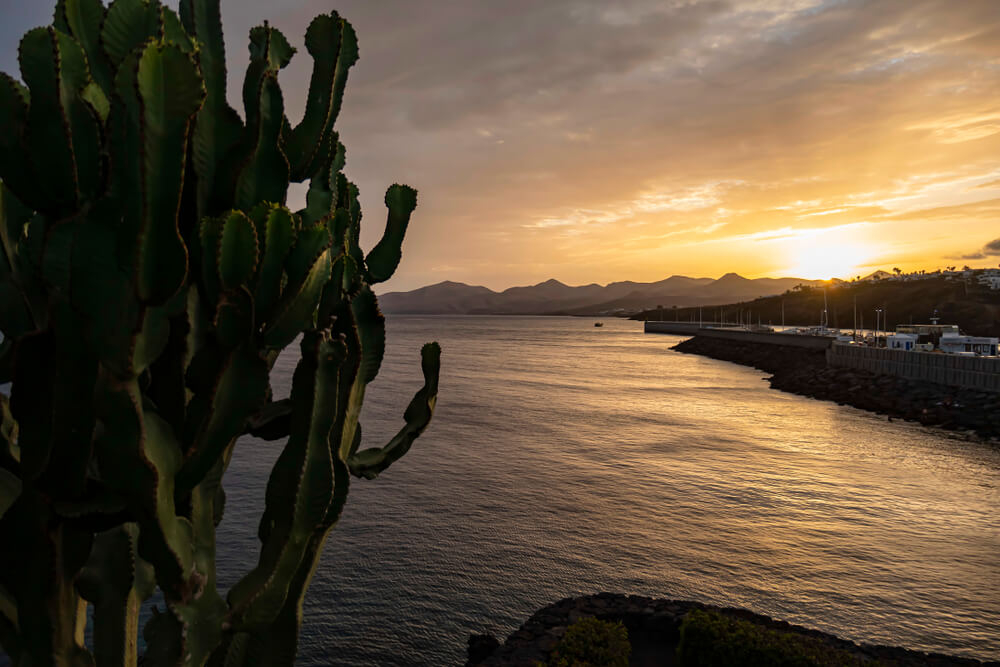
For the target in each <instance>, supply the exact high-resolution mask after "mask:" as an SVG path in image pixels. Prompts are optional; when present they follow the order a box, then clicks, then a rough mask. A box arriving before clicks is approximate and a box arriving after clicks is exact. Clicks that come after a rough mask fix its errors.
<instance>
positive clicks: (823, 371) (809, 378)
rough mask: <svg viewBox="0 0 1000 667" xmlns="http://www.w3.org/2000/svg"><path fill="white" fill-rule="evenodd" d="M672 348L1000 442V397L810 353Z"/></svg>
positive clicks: (787, 387)
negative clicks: (842, 364)
mask: <svg viewBox="0 0 1000 667" xmlns="http://www.w3.org/2000/svg"><path fill="white" fill-rule="evenodd" d="M671 349H673V350H676V351H678V352H683V353H686V354H697V355H701V356H706V357H711V358H713V359H719V360H721V361H729V362H733V363H737V364H741V365H744V366H752V367H754V368H757V369H759V370H762V371H765V372H767V373H770V374H771V377H770V378H768V381H769V382H770V385H771V387H772V388H774V389H779V390H781V391H786V392H789V393H792V394H799V395H801V396H808V397H810V398H816V399H819V400H825V401H833V402H835V403H838V404H840V405H850V406H852V407H855V408H859V409H862V410H867V411H869V412H874V413H877V414H882V415H886V416H887V417H888V418H889V419H903V420H905V421H913V422H918V423H920V424H923V425H924V426H932V427H937V428H942V429H945V430H949V431H961V432H966V433H970V434H974V435H975V436H976V437H978V438H981V439H983V440H987V441H991V442H994V443H1000V394H996V393H991V392H986V391H978V390H973V389H962V388H958V387H951V386H947V385H941V384H935V383H931V382H918V381H916V380H909V379H906V378H900V377H894V376H889V375H878V374H875V373H871V372H868V371H864V370H857V369H848V368H835V367H831V366H828V365H827V363H826V358H825V355H824V353H823V352H819V351H813V350H806V349H796V348H789V347H783V346H776V345H765V344H761V343H753V342H744V341H728V340H718V339H712V338H706V337H699V336H694V337H692V338H689V339H687V340H684V341H682V342H680V343H678V344H677V345H674V346H673V347H672V348H671Z"/></svg>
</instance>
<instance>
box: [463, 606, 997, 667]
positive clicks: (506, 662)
mask: <svg viewBox="0 0 1000 667" xmlns="http://www.w3.org/2000/svg"><path fill="white" fill-rule="evenodd" d="M693 609H702V610H714V611H719V612H722V613H725V614H727V615H732V616H735V617H737V618H741V619H744V620H747V621H750V622H753V623H756V624H759V625H762V626H764V627H767V628H771V629H775V630H780V631H784V632H792V633H795V634H800V635H806V636H809V637H814V638H817V639H819V640H821V641H823V642H826V643H828V644H830V645H831V646H833V647H836V648H838V649H842V650H846V651H848V652H849V653H851V654H852V655H853V656H854V657H857V658H859V659H861V660H865V661H867V660H871V661H873V663H875V664H884V665H896V666H898V667H910V666H916V665H930V666H931V667H972V666H974V665H979V666H982V665H988V666H990V667H1000V662H987V663H983V662H980V661H978V660H970V659H967V658H957V657H953V656H947V655H940V654H936V653H923V652H920V651H911V650H908V649H903V648H896V647H890V646H868V645H863V644H855V643H854V642H850V641H847V640H844V639H840V638H839V637H835V636H834V635H830V634H827V633H825V632H820V631H818V630H810V629H808V628H803V627H800V626H797V625H791V624H789V623H786V622H784V621H778V620H775V619H772V618H770V617H768V616H762V615H760V614H754V613H752V612H749V611H746V610H742V609H731V608H721V607H713V606H711V605H705V604H701V603H698V602H684V601H677V600H661V599H653V598H647V597H642V596H638V595H620V594H615V593H598V594H597V595H588V596H584V597H577V598H566V599H565V600H560V601H559V602H556V603H554V604H551V605H548V606H547V607H543V608H542V609H539V610H538V611H536V612H535V613H534V614H533V615H532V616H531V618H529V619H528V620H527V621H526V622H525V623H524V625H522V626H521V627H520V628H519V629H518V630H516V631H515V632H514V633H512V634H511V635H510V637H508V638H507V640H506V641H505V642H504V643H503V644H500V643H499V641H498V640H497V639H496V638H494V637H492V636H491V635H472V636H471V637H470V638H469V654H468V662H467V663H466V667H500V666H504V667H511V666H519V667H520V666H523V667H535V665H537V664H538V663H539V662H542V661H544V660H546V658H547V656H548V654H549V652H550V651H551V650H552V648H553V647H554V646H555V645H556V643H558V641H559V639H560V638H562V636H563V635H564V634H565V632H566V628H567V627H568V626H569V625H570V624H572V623H573V622H575V621H577V620H579V619H581V618H585V617H588V616H593V617H595V618H598V619H601V620H610V621H621V622H622V623H623V624H624V625H625V627H626V628H627V629H628V632H629V640H630V642H631V643H632V659H631V662H630V664H632V665H672V664H674V651H675V650H676V647H677V642H678V639H679V633H680V625H681V622H682V621H683V620H684V617H685V616H686V615H687V613H688V612H689V611H691V610H693Z"/></svg>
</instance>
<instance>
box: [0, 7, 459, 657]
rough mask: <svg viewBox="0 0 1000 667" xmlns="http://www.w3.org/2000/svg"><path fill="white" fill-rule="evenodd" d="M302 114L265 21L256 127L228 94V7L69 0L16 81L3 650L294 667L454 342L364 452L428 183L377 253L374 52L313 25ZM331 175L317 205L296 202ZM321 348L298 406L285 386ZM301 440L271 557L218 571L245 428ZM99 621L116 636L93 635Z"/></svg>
mask: <svg viewBox="0 0 1000 667" xmlns="http://www.w3.org/2000/svg"><path fill="white" fill-rule="evenodd" d="M305 45H306V49H307V50H308V52H309V54H310V56H312V59H313V72H312V80H311V83H310V88H309V95H308V102H307V105H306V110H305V115H304V118H303V119H302V121H301V122H300V123H299V124H298V125H296V126H294V127H293V126H292V125H291V124H290V123H289V122H288V119H287V118H286V117H285V114H284V101H283V98H282V94H281V89H280V87H279V85H278V73H279V71H280V70H281V69H282V68H284V67H285V66H286V65H287V64H288V62H289V60H290V59H291V58H292V56H293V54H294V53H295V49H293V48H292V47H291V46H290V45H289V43H288V41H287V40H286V39H285V37H284V36H283V35H282V34H281V33H280V32H278V31H277V30H275V29H274V28H272V27H270V26H268V25H267V24H266V23H265V24H264V25H263V26H259V27H257V28H254V29H253V30H252V31H251V33H250V63H249V66H248V67H247V70H246V77H245V81H244V84H243V91H242V92H243V103H244V107H245V109H244V112H245V118H246V120H245V122H244V121H242V120H240V117H239V116H238V115H237V113H236V112H235V111H234V110H233V109H232V108H230V107H229V105H228V104H227V102H226V69H225V50H224V45H223V36H222V23H221V18H220V14H219V0H181V1H180V7H179V12H177V13H175V12H174V11H172V10H171V9H169V8H167V7H165V6H163V5H161V4H160V3H159V2H157V0H115V1H114V2H112V3H111V5H110V6H109V7H105V6H104V5H103V3H102V2H101V0H59V2H58V4H57V6H56V11H55V18H54V22H53V25H51V26H49V27H44V28H38V29H35V30H32V31H30V32H29V33H27V34H26V35H25V36H24V38H23V40H22V41H21V45H20V66H21V75H22V79H23V81H24V84H25V85H22V84H21V83H19V82H18V81H16V80H15V79H13V78H11V77H9V76H7V75H0V127H2V134H0V179H2V183H0V247H2V251H3V252H2V253H0V317H2V329H3V333H4V336H5V338H4V340H3V342H2V344H0V383H4V382H11V383H12V390H11V396H10V399H9V400H8V399H7V397H6V396H4V397H2V398H0V408H2V410H0V416H2V428H0V543H2V544H3V548H2V549H0V645H2V647H3V649H4V650H6V652H7V653H8V654H9V655H10V656H11V657H12V659H13V660H14V662H15V664H16V665H32V667H45V666H46V665H70V666H74V667H76V666H86V665H93V664H95V662H96V664H99V665H102V666H103V665H134V664H136V662H137V643H138V635H139V631H140V629H139V628H138V620H137V618H138V617H137V612H138V607H139V604H140V603H141V602H142V601H143V600H146V599H148V598H149V597H150V596H151V595H152V594H153V592H154V590H155V589H157V588H158V589H159V590H160V591H162V594H163V598H164V600H165V603H166V609H165V610H160V611H159V612H158V613H156V614H155V615H154V616H153V618H152V620H150V621H149V623H147V624H146V626H145V628H144V629H143V630H142V633H143V637H144V638H145V640H146V642H147V648H146V650H145V654H144V656H145V657H144V664H145V665H147V666H148V667H156V666H159V665H176V664H185V665H205V664H211V665H223V664H225V665H227V666H230V665H232V666H238V665H290V664H292V662H293V660H294V656H295V653H296V644H297V638H298V630H299V626H300V622H301V615H302V600H303V596H304V594H305V591H306V589H307V587H308V585H309V582H310V579H311V578H312V574H313V572H314V570H315V568H316V565H317V561H318V558H319V554H320V551H321V549H322V546H323V543H324V540H325V538H326V536H327V534H328V533H329V531H330V529H331V528H332V527H333V525H334V524H335V523H336V522H337V519H338V517H339V516H340V513H341V510H342V509H343V507H344V503H345V501H346V498H347V492H348V483H349V479H350V476H351V475H352V474H353V475H354V476H357V477H364V478H373V477H375V476H376V475H378V474H379V473H380V472H381V471H382V470H384V469H385V468H387V467H388V466H389V465H390V464H391V463H392V462H394V461H395V460H397V459H398V458H399V457H400V456H402V455H403V454H404V453H405V452H406V451H407V450H408V449H409V448H410V446H411V444H412V443H413V441H414V440H415V439H416V438H417V436H418V435H420V433H421V432H422V431H423V429H424V428H425V427H426V426H427V424H428V422H429V421H430V418H431V414H432V412H433V409H434V405H435V401H436V396H437V385H438V367H439V357H440V349H439V348H438V346H437V344H433V343H432V344H428V345H425V346H424V348H423V350H422V353H421V354H422V367H423V376H424V385H423V387H422V388H421V389H420V390H419V391H418V392H417V394H416V396H414V398H413V400H412V401H411V402H410V404H409V406H408V407H407V408H406V410H405V414H404V418H405V425H404V426H403V428H402V429H401V430H400V431H399V433H398V435H396V436H395V437H394V438H393V439H392V440H391V441H390V442H389V443H388V444H387V445H386V446H384V447H380V448H374V449H366V450H362V451H359V443H360V441H361V429H360V426H359V424H358V415H359V412H360V410H361V404H362V400H363V398H364V394H365V387H366V385H367V384H368V383H369V382H371V381H372V379H374V378H375V376H376V375H377V374H378V372H379V366H380V364H381V361H382V355H383V350H384V345H385V328H384V320H383V318H382V316H381V314H380V313H379V310H378V305H377V302H376V299H375V296H374V294H373V292H372V290H371V287H370V286H371V285H372V284H374V283H378V282H381V281H384V280H387V279H388V278H389V277H390V276H391V275H392V273H393V272H394V271H395V269H396V266H397V264H398V263H399V260H400V253H401V244H402V241H403V236H404V234H405V232H406V228H407V224H408V221H409V218H410V214H411V213H412V211H413V210H414V208H415V206H416V192H415V191H414V190H412V189H411V188H408V187H406V186H401V185H393V186H392V187H390V188H389V190H388V192H387V193H386V196H385V202H386V205H387V207H388V209H389V212H388V223H387V225H386V228H385V234H384V236H383V237H382V240H381V241H380V242H379V243H378V244H377V245H376V246H375V247H374V248H373V249H372V250H371V252H369V253H368V254H367V255H364V254H363V253H362V251H361V249H360V248H359V246H358V238H359V233H360V223H361V210H360V206H359V204H358V190H357V188H356V187H355V186H354V185H353V184H352V183H350V182H349V181H348V180H347V179H346V178H345V177H344V175H343V173H342V170H343V167H344V161H345V152H344V147H343V145H341V144H340V142H339V141H338V137H337V133H336V132H335V131H334V122H335V120H336V118H337V114H338V112H339V109H340V106H341V100H342V97H343V93H344V87H345V84H346V82H347V76H348V71H349V69H350V67H351V66H352V65H353V64H354V62H355V61H356V60H357V57H358V50H357V41H356V37H355V34H354V31H353V29H352V28H351V26H350V24H349V23H347V22H346V21H345V20H343V19H341V18H340V17H339V16H338V15H337V14H336V13H331V14H328V15H322V16H319V17H317V18H316V19H315V20H314V21H313V22H312V24H311V25H310V26H309V29H308V32H307V33H306V36H305ZM306 180H308V181H309V192H308V198H307V205H306V207H305V208H304V209H303V210H301V211H298V212H294V213H293V212H292V211H290V210H288V209H287V208H286V207H285V200H286V193H287V190H288V186H289V183H290V182H302V181H306ZM296 340H298V341H299V344H298V347H299V350H300V357H299V361H298V365H297V367H296V369H295V373H294V377H293V380H292V388H291V396H290V397H288V398H278V397H275V396H274V395H273V394H272V390H271V386H270V372H271V369H272V366H273V365H274V363H275V360H276V359H277V357H278V355H279V353H280V352H281V351H282V350H283V349H285V348H286V347H287V346H288V345H289V344H291V343H293V342H295V341H296ZM246 433H251V434H254V435H256V436H258V437H260V438H263V439H265V440H283V441H284V447H283V449H282V450H281V453H280V455H279V456H278V459H277V462H276V463H275V465H274V468H273V469H272V471H271V474H270V478H269V480H268V484H267V491H266V504H265V510H264V514H263V517H262V519H261V522H260V528H259V531H258V535H259V538H260V541H261V549H260V557H259V562H258V563H257V565H256V567H255V568H254V569H253V570H252V571H251V572H249V573H248V574H247V575H246V576H245V577H243V579H242V580H240V581H239V582H238V583H237V584H236V585H235V586H234V587H233V588H232V589H231V590H230V591H229V592H228V595H227V596H226V597H225V598H223V596H222V595H221V594H220V592H219V591H218V590H217V588H216V578H215V548H216V547H215V545H216V536H215V530H216V526H217V525H218V524H219V522H220V521H221V520H222V515H223V507H224V503H225V493H224V491H223V488H222V479H223V475H224V473H225V471H226V468H227V466H228V465H229V462H230V460H231V458H232V457H233V456H234V455H239V454H238V453H235V452H234V449H235V444H236V441H237V440H238V439H239V438H240V436H242V435H244V434H246ZM89 609H92V611H93V645H92V648H93V652H91V650H90V649H88V648H87V647H85V646H84V641H83V637H84V627H85V624H86V622H87V617H88V610H89Z"/></svg>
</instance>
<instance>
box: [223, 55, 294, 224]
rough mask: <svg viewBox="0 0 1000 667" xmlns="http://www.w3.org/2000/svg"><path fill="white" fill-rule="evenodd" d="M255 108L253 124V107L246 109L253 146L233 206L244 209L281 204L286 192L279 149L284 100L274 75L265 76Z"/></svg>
mask: <svg viewBox="0 0 1000 667" xmlns="http://www.w3.org/2000/svg"><path fill="white" fill-rule="evenodd" d="M254 106H255V107H256V113H255V114H254V120H255V122H254V123H251V122H250V120H249V119H250V117H251V114H250V112H249V109H250V108H253V107H247V108H248V111H247V117H248V122H247V131H248V132H252V133H253V136H254V146H253V148H252V152H251V154H250V157H249V159H248V160H247V162H246V163H245V164H244V165H243V167H242V168H241V169H240V171H239V175H238V176H237V180H236V205H237V207H239V208H242V209H245V210H249V209H251V208H253V207H254V206H255V205H256V204H257V203H259V202H262V201H267V202H273V203H277V204H284V203H285V197H286V196H287V191H288V173H289V167H288V158H287V157H286V156H285V152H284V150H283V149H282V146H281V123H282V119H283V118H284V101H283V100H282V97H281V88H280V87H279V86H278V78H277V75H276V74H274V73H272V72H268V73H267V74H265V75H264V77H263V79H262V81H261V83H260V87H259V89H258V97H257V99H256V100H254Z"/></svg>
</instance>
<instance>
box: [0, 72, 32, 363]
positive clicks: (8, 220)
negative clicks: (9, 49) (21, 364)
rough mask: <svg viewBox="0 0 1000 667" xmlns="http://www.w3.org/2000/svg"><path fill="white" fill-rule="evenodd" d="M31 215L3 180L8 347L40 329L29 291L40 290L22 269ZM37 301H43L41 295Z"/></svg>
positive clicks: (2, 293) (0, 282)
mask: <svg viewBox="0 0 1000 667" xmlns="http://www.w3.org/2000/svg"><path fill="white" fill-rule="evenodd" d="M2 85H3V82H2V81H0V86H2ZM0 151H2V148H0ZM30 218H31V211H30V210H28V209H26V208H25V207H24V205H23V204H21V203H20V202H19V201H18V200H17V199H16V198H15V197H14V195H13V193H11V191H10V190H9V189H8V188H7V186H6V184H4V183H2V182H0V314H2V317H3V331H4V336H5V337H6V338H5V340H4V343H3V344H4V345H6V346H8V347H12V346H13V341H14V340H16V339H17V338H19V337H21V336H23V335H24V334H26V333H29V332H31V331H34V330H35V329H36V325H35V321H34V317H33V315H32V308H31V306H30V305H29V303H28V300H27V299H28V298H29V297H27V294H30V293H31V292H37V286H32V285H31V283H32V282H33V281H32V276H31V275H30V273H29V274H28V275H25V272H24V271H22V269H23V267H24V264H25V262H24V259H23V255H21V253H20V252H19V250H20V247H19V246H20V240H21V236H22V235H23V234H24V226H25V224H27V222H28V220H29V219H30ZM31 287H34V288H35V289H30V288H31ZM26 288H28V289H26ZM36 300H37V301H42V299H41V298H36ZM41 307H42V306H41V304H39V308H41Z"/></svg>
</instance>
